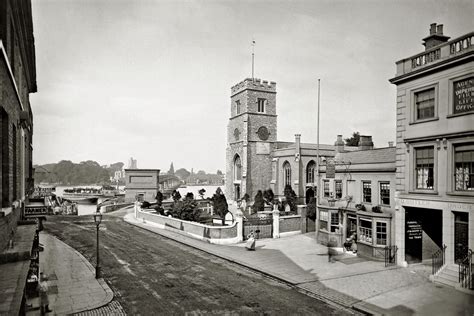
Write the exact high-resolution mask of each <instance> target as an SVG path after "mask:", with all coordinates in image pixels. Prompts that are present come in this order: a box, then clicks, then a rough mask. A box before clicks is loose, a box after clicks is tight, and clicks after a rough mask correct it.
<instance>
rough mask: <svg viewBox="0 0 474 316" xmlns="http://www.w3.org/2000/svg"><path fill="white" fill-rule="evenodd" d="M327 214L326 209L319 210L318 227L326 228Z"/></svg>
mask: <svg viewBox="0 0 474 316" xmlns="http://www.w3.org/2000/svg"><path fill="white" fill-rule="evenodd" d="M328 221H329V214H328V211H327V210H320V211H319V229H322V230H325V231H327V230H328Z"/></svg>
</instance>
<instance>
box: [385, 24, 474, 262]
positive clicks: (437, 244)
mask: <svg viewBox="0 0 474 316" xmlns="http://www.w3.org/2000/svg"><path fill="white" fill-rule="evenodd" d="M473 44H474V32H471V33H468V34H465V35H462V36H460V37H457V38H454V39H451V40H450V38H449V37H448V36H445V35H444V34H443V26H442V25H436V23H434V24H431V28H430V32H429V35H428V36H427V37H426V38H424V39H423V45H424V46H425V50H424V51H423V52H421V53H419V54H416V55H414V56H410V57H407V58H404V59H402V60H399V61H398V62H396V75H395V77H394V78H392V79H390V82H391V83H393V84H395V85H396V86H397V100H396V106H397V121H396V122H397V150H396V167H397V171H396V194H397V195H396V197H395V202H396V204H397V206H396V209H397V211H396V212H395V214H396V215H395V226H396V233H395V243H396V245H398V247H399V251H398V262H399V263H401V264H404V265H406V264H409V263H416V262H421V261H424V260H428V259H431V258H432V255H433V253H434V252H436V251H437V250H439V249H441V248H442V247H443V245H446V263H448V265H449V264H452V263H455V262H459V260H462V259H463V258H465V257H466V256H467V254H468V251H469V250H468V249H469V248H470V249H472V248H473V247H474V46H473Z"/></svg>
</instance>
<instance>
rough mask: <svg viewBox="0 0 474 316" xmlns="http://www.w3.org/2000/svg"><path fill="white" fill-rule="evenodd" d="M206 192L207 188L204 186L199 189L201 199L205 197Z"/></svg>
mask: <svg viewBox="0 0 474 316" xmlns="http://www.w3.org/2000/svg"><path fill="white" fill-rule="evenodd" d="M204 193H206V190H205V189H204V188H202V189H201V190H199V191H198V194H199V196H200V197H201V199H204Z"/></svg>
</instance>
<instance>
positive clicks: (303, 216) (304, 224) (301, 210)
mask: <svg viewBox="0 0 474 316" xmlns="http://www.w3.org/2000/svg"><path fill="white" fill-rule="evenodd" d="M307 212H308V210H307V208H306V205H298V214H300V215H301V233H302V234H306V233H307V232H308V228H307V227H308V218H307V217H306V214H307Z"/></svg>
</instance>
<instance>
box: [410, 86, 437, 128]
mask: <svg viewBox="0 0 474 316" xmlns="http://www.w3.org/2000/svg"><path fill="white" fill-rule="evenodd" d="M434 116H435V88H429V89H426V90H423V91H419V92H415V118H416V120H424V119H429V118H434Z"/></svg>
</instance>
